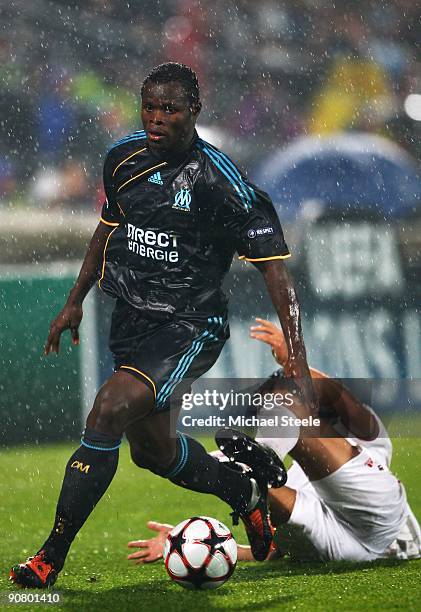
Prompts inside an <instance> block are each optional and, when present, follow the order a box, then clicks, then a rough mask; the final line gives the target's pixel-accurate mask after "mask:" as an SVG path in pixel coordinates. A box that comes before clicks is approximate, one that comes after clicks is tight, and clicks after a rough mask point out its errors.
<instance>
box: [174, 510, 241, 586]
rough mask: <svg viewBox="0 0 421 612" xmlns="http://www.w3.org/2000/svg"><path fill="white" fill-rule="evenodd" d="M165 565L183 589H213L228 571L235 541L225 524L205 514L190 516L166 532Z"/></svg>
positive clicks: (232, 562)
mask: <svg viewBox="0 0 421 612" xmlns="http://www.w3.org/2000/svg"><path fill="white" fill-rule="evenodd" d="M164 561H165V568H166V570H167V572H168V574H169V576H170V578H171V579H172V580H174V582H176V583H177V584H179V585H181V586H183V587H185V588H186V589H217V588H218V587H220V586H221V585H222V584H224V582H226V581H227V580H228V578H229V577H230V576H231V575H232V573H233V571H234V569H235V565H236V563H237V543H236V541H235V540H234V538H233V537H232V534H231V532H230V530H229V529H228V527H226V526H225V525H224V524H223V523H221V522H220V521H218V520H217V519H214V518H210V517H208V516H193V517H192V518H189V519H187V520H185V521H182V522H181V523H179V524H178V525H177V526H176V527H174V529H173V530H172V531H171V532H170V533H169V534H168V537H167V540H166V542H165V547H164Z"/></svg>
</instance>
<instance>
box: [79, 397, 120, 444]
mask: <svg viewBox="0 0 421 612" xmlns="http://www.w3.org/2000/svg"><path fill="white" fill-rule="evenodd" d="M125 412H126V406H125V402H124V401H122V399H120V398H117V397H116V396H115V394H113V393H112V392H110V390H109V389H108V388H107V386H104V387H103V388H102V389H101V390H100V391H99V393H98V395H97V397H96V399H95V402H94V407H93V408H92V411H91V413H90V414H89V416H88V419H87V422H86V424H87V426H88V427H92V428H93V429H97V430H98V431H101V432H104V433H108V434H110V435H114V436H117V437H118V436H121V435H122V433H123V431H124V420H125V418H124V415H125Z"/></svg>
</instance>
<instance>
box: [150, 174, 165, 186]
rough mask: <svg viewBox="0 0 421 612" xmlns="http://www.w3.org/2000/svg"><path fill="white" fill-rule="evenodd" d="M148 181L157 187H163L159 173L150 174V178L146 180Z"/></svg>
mask: <svg viewBox="0 0 421 612" xmlns="http://www.w3.org/2000/svg"><path fill="white" fill-rule="evenodd" d="M148 181H149V182H150V183H156V184H157V185H163V184H164V183H163V181H162V178H161V173H160V172H155V174H152V176H150V177H149V178H148Z"/></svg>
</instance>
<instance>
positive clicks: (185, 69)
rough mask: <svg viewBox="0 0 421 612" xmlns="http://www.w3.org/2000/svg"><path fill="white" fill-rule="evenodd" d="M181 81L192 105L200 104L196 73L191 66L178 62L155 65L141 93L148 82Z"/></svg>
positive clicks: (146, 78)
mask: <svg viewBox="0 0 421 612" xmlns="http://www.w3.org/2000/svg"><path fill="white" fill-rule="evenodd" d="M172 81H176V82H177V83H181V85H182V86H183V88H184V91H185V92H186V94H187V97H188V99H189V102H190V104H191V105H200V91H199V81H198V78H197V75H196V73H195V72H194V70H192V69H191V68H190V67H189V66H186V65H185V64H179V63H177V62H166V63H165V64H160V65H159V66H155V68H153V69H152V70H151V71H150V73H149V74H148V75H147V76H146V77H145V80H144V81H143V83H142V88H141V90H140V93H141V95H142V96H143V92H144V91H145V87H146V85H147V84H148V83H171V82H172Z"/></svg>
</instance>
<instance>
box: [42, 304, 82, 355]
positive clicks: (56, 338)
mask: <svg viewBox="0 0 421 612" xmlns="http://www.w3.org/2000/svg"><path fill="white" fill-rule="evenodd" d="M82 317H83V310H82V305H81V304H78V303H74V302H70V303H69V302H67V303H66V305H65V306H64V308H63V310H61V312H60V313H59V314H58V315H57V317H56V318H55V319H54V321H53V322H52V323H51V325H50V333H49V334H48V338H47V342H46V345H45V349H44V354H45V355H48V354H49V353H50V352H53V353H58V352H59V348H60V336H61V334H62V333H63V332H64V331H65V330H66V329H70V333H71V335H72V342H73V344H79V325H80V322H81V321H82Z"/></svg>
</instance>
